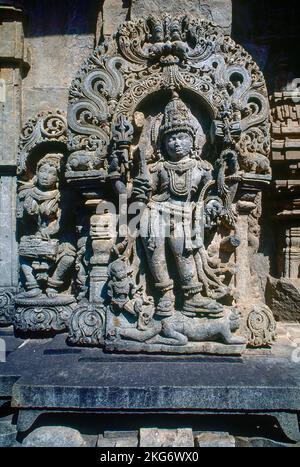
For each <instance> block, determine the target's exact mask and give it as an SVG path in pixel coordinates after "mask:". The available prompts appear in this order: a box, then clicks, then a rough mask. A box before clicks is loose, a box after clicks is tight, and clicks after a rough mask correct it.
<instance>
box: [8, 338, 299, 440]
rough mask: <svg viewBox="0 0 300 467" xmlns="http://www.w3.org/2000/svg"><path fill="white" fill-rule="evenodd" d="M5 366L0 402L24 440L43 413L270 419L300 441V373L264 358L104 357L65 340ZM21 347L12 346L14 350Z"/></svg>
mask: <svg viewBox="0 0 300 467" xmlns="http://www.w3.org/2000/svg"><path fill="white" fill-rule="evenodd" d="M8 337H9V339H8V341H9V340H11V342H10V344H9V345H10V347H11V349H12V350H11V351H10V352H9V354H8V358H7V362H6V363H0V401H2V403H8V402H9V403H10V404H11V407H12V408H14V409H15V410H16V411H17V412H18V422H17V428H18V432H19V433H22V432H27V431H28V430H30V429H31V427H32V425H33V424H34V422H35V421H36V420H37V419H38V418H39V417H40V415H42V414H45V413H57V412H67V413H72V412H75V413H98V414H100V413H102V414H109V413H113V414H116V413H119V414H123V415H125V414H134V413H136V414H142V413H143V414H150V413H155V414H158V413H166V414H167V413H172V412H175V411H176V413H180V414H194V415H196V414H199V415H208V414H214V415H229V414H232V415H239V414H244V415H247V416H249V415H256V416H257V415H268V416H271V417H275V418H276V419H277V421H278V423H279V425H280V426H281V428H282V431H283V432H284V434H285V435H286V436H287V437H288V438H289V439H290V440H292V441H298V440H299V439H300V434H299V425H298V420H297V414H298V413H299V412H300V367H299V364H296V363H292V362H291V361H290V359H289V358H288V354H286V356H281V357H279V356H278V355H276V352H275V353H274V351H268V350H264V351H261V355H259V351H256V352H253V353H251V351H247V352H246V353H245V354H244V355H243V356H241V357H237V356H212V355H207V356H196V355H189V356H181V355H174V356H171V355H169V356H166V355H165V356H162V355H155V354H153V355H139V356H138V355H125V354H109V353H104V352H103V351H102V350H101V349H92V348H79V347H69V346H67V345H66V344H65V340H66V335H65V334H61V335H57V336H56V337H55V338H54V339H43V340H26V341H22V340H21V339H18V340H16V339H15V338H14V337H13V336H12V335H10V336H7V337H5V336H4V335H3V333H2V338H4V339H5V340H6V339H7V338H8ZM13 341H14V342H15V345H12V342H13Z"/></svg>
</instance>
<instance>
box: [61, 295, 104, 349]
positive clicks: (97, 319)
mask: <svg viewBox="0 0 300 467" xmlns="http://www.w3.org/2000/svg"><path fill="white" fill-rule="evenodd" d="M104 326H105V312H104V310H103V307H102V306H101V305H94V304H91V303H89V302H88V301H86V300H85V301H82V302H81V304H79V306H78V307H77V308H76V309H75V310H74V313H73V315H72V318H71V320H70V321H69V324H68V331H69V337H68V342H69V343H70V344H77V345H99V344H101V343H103V334H104Z"/></svg>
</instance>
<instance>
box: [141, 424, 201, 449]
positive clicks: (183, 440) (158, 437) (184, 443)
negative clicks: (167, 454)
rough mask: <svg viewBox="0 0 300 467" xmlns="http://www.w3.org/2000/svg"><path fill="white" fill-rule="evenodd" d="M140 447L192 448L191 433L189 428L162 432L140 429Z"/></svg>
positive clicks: (160, 430) (159, 430)
mask: <svg viewBox="0 0 300 467" xmlns="http://www.w3.org/2000/svg"><path fill="white" fill-rule="evenodd" d="M140 446H141V447H147V448H152V447H194V438H193V431H192V429H191V428H178V429H177V430H164V429H159V428H141V430H140Z"/></svg>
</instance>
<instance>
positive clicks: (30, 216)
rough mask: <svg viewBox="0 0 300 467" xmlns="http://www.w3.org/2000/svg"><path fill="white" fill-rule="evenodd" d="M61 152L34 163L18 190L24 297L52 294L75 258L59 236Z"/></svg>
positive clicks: (60, 283)
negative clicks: (31, 174)
mask: <svg viewBox="0 0 300 467" xmlns="http://www.w3.org/2000/svg"><path fill="white" fill-rule="evenodd" d="M61 159H62V155H61V154H48V155H46V156H45V157H43V158H42V159H41V160H40V161H39V162H38V164H37V173H36V176H35V177H34V178H33V180H32V181H31V182H29V183H24V185H23V186H21V188H20V190H19V209H20V211H19V217H21V220H22V230H23V231H22V234H23V235H22V236H21V240H20V246H19V251H20V257H21V269H22V272H23V274H24V277H25V284H24V286H25V293H24V297H27V298H30V297H37V296H39V295H41V294H42V293H43V292H44V291H46V293H47V295H48V296H49V297H54V296H56V295H57V294H58V293H59V291H60V290H61V288H62V287H63V286H64V280H65V278H66V275H67V273H68V272H69V270H70V268H71V267H72V266H73V263H74V259H75V248H74V247H73V245H71V243H69V242H67V241H66V242H63V241H62V238H59V234H60V223H61V207H60V198H61V194H60V191H59V189H58V184H59V173H60V164H61Z"/></svg>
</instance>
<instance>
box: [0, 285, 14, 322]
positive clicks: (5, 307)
mask: <svg viewBox="0 0 300 467" xmlns="http://www.w3.org/2000/svg"><path fill="white" fill-rule="evenodd" d="M13 311H14V293H13V292H10V291H6V290H4V291H3V290H2V291H0V325H8V324H11V321H12V314H13Z"/></svg>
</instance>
